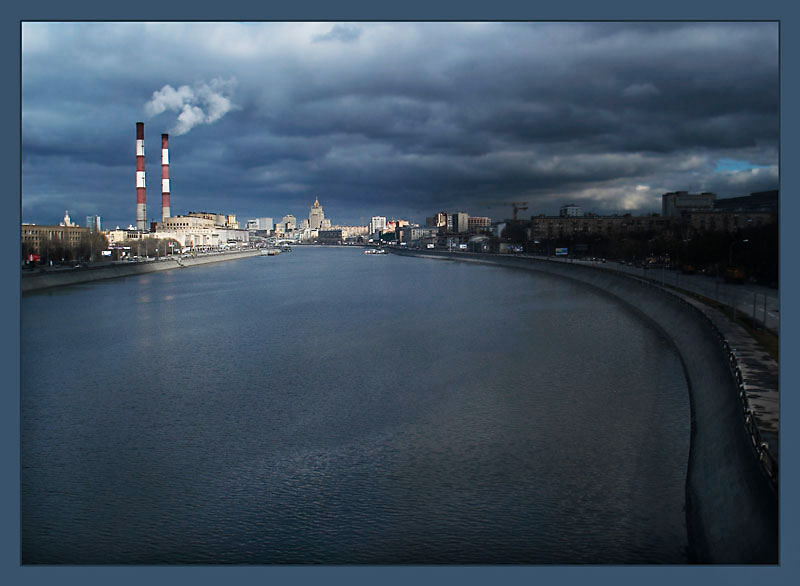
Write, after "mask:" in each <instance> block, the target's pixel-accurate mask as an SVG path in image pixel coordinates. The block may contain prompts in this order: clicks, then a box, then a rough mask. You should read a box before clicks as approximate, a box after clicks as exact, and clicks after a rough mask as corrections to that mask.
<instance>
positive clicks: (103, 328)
mask: <svg viewBox="0 0 800 586" xmlns="http://www.w3.org/2000/svg"><path fill="white" fill-rule="evenodd" d="M20 340H21V346H20V349H21V356H22V357H21V542H22V543H21V545H22V561H23V563H26V564H29V563H46V564H59V563H66V564H131V563H134V564H196V563H201V564H576V563H614V564H625V563H637V564H638V563H685V562H686V561H687V535H686V523H685V512H684V496H685V486H684V483H685V477H686V466H687V457H688V450H689V437H690V412H689V397H688V390H687V385H686V381H685V379H684V376H683V371H682V368H681V363H680V359H679V357H678V355H677V353H676V351H675V349H674V347H673V346H672V345H671V343H670V342H669V340H667V339H666V338H665V337H664V336H663V335H662V334H661V333H660V331H659V330H657V329H655V328H654V327H652V326H651V325H649V322H647V321H646V320H644V319H643V318H642V316H640V315H638V314H636V313H634V312H633V311H632V310H630V309H628V308H627V306H625V305H623V304H622V303H620V302H618V301H616V300H615V299H613V298H611V297H609V296H607V295H605V294H603V293H601V292H599V291H596V290H593V289H589V288H586V287H584V286H580V285H578V284H576V283H572V282H570V281H567V280H560V279H557V278H554V277H549V276H546V275H539V274H536V273H531V272H528V271H515V270H512V269H506V268H499V267H492V266H485V265H472V264H466V263H455V262H447V261H440V260H434V259H423V258H411V257H400V256H395V255H364V254H362V253H361V251H360V250H359V249H356V248H336V247H331V248H321V247H296V248H295V249H294V251H293V252H291V253H284V254H281V255H278V256H275V257H251V258H246V259H241V260H236V261H230V262H225V263H218V264H212V265H206V266H201V267H193V268H189V269H182V270H173V271H166V272H161V273H152V274H147V275H141V276H135V277H125V278H120V279H113V280H109V281H105V282H96V283H91V284H86V285H75V286H70V287H63V288H59V289H53V290H49V291H43V292H40V293H33V294H26V295H25V296H23V298H22V302H21V338H20Z"/></svg>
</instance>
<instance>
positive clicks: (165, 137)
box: [161, 134, 169, 222]
mask: <svg viewBox="0 0 800 586" xmlns="http://www.w3.org/2000/svg"><path fill="white" fill-rule="evenodd" d="M167 218H169V134H162V135H161V221H162V222H163V221H164V220H166V219H167Z"/></svg>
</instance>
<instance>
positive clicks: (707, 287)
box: [529, 255, 780, 334]
mask: <svg viewBox="0 0 800 586" xmlns="http://www.w3.org/2000/svg"><path fill="white" fill-rule="evenodd" d="M529 256H532V257H534V258H546V259H548V260H551V261H554V262H566V263H575V264H584V265H591V266H595V267H597V268H601V269H604V270H612V271H619V272H624V273H628V274H630V275H635V276H637V277H641V278H644V279H649V280H651V281H653V282H656V283H660V284H662V285H665V286H670V287H675V288H676V289H681V290H683V291H688V292H690V293H696V294H698V295H702V296H703V297H706V298H708V299H713V300H715V301H717V302H719V303H721V304H723V305H727V306H728V307H734V308H735V309H736V311H737V312H741V313H742V315H745V316H748V317H750V318H751V319H753V321H754V322H755V323H756V324H757V325H758V326H762V327H766V329H768V330H769V331H771V332H773V333H774V334H778V333H779V332H780V296H779V292H778V290H777V289H773V288H770V287H764V286H761V285H755V284H753V283H742V284H736V283H726V282H725V281H724V279H722V278H718V277H717V278H715V277H711V276H708V275H698V274H695V275H687V274H685V273H683V272H681V271H679V270H670V269H664V268H657V269H646V268H642V267H635V266H630V265H626V264H621V263H618V262H616V261H608V262H601V261H591V260H577V259H561V258H556V257H552V256H551V257H542V256H534V255H529Z"/></svg>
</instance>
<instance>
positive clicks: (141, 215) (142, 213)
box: [136, 122, 147, 230]
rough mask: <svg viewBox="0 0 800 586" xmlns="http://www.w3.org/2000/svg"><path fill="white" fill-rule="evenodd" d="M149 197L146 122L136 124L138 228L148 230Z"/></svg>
mask: <svg viewBox="0 0 800 586" xmlns="http://www.w3.org/2000/svg"><path fill="white" fill-rule="evenodd" d="M146 198H147V196H146V194H145V183H144V122H137V123H136V227H137V228H138V229H139V230H146V229H147V200H146Z"/></svg>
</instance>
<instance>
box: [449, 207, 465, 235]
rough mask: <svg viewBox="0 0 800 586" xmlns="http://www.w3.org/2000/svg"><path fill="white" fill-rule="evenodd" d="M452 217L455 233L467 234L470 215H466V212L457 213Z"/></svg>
mask: <svg viewBox="0 0 800 586" xmlns="http://www.w3.org/2000/svg"><path fill="white" fill-rule="evenodd" d="M451 217H452V218H453V227H452V231H453V232H457V233H458V234H464V233H465V232H467V230H469V223H468V220H469V215H468V214H465V213H464V212H456V213H455V214H451Z"/></svg>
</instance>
